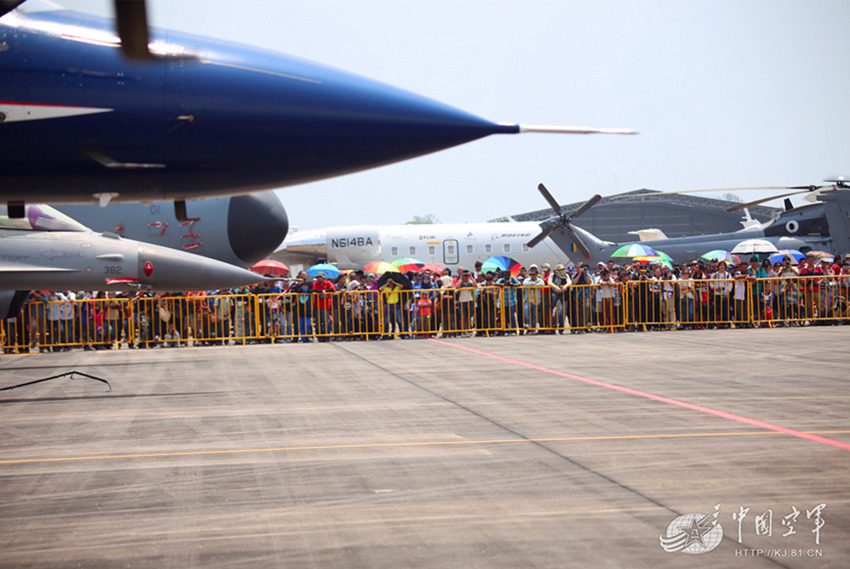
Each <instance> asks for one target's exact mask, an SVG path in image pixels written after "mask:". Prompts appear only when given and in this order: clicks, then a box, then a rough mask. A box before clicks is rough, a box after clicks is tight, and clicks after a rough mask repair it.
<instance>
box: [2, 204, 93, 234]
mask: <svg viewBox="0 0 850 569" xmlns="http://www.w3.org/2000/svg"><path fill="white" fill-rule="evenodd" d="M0 230H13V231H88V228H87V227H86V226H85V225H83V224H81V223H79V222H77V221H74V220H73V219H71V218H70V217H68V216H67V215H65V214H64V213H62V212H60V211H58V210H55V209H53V208H52V207H50V206H49V205H45V204H30V205H27V206H26V207H25V209H24V216H23V217H9V212H8V209H7V207H6V206H5V205H0Z"/></svg>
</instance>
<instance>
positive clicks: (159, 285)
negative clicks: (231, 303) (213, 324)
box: [138, 243, 264, 291]
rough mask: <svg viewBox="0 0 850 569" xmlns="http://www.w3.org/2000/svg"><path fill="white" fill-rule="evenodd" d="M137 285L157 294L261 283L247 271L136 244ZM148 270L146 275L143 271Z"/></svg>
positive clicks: (257, 277) (201, 258)
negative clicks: (158, 291)
mask: <svg viewBox="0 0 850 569" xmlns="http://www.w3.org/2000/svg"><path fill="white" fill-rule="evenodd" d="M138 262H139V265H140V268H141V270H140V274H142V275H144V276H142V277H141V278H140V279H139V284H141V285H142V286H144V287H148V288H151V289H153V290H160V291H192V290H211V289H224V288H233V287H238V286H243V285H246V284H251V283H255V282H259V281H262V280H264V279H263V277H262V276H260V275H258V274H257V273H253V272H251V271H249V270H247V269H243V268H241V267H237V266H235V265H230V264H228V263H224V262H222V261H217V260H215V259H209V258H206V257H202V256H200V255H194V254H192V253H186V252H185V251H177V250H175V249H168V248H166V247H159V246H157V245H150V244H146V243H145V244H139V246H138ZM148 267H150V269H151V270H150V274H148V271H147V270H146V269H147V268H148Z"/></svg>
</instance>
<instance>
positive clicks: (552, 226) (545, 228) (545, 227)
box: [527, 219, 558, 247]
mask: <svg viewBox="0 0 850 569" xmlns="http://www.w3.org/2000/svg"><path fill="white" fill-rule="evenodd" d="M540 228H541V229H542V231H541V232H540V233H539V234H537V236H536V237H534V238H533V239H532V240H531V241H529V242H528V243H527V245H528V246H529V247H534V246H535V245H537V244H538V243H540V242H541V241H543V240H544V239H546V238H547V237H549V236H550V235H552V232H553V231H555V230H556V229H558V222H557V221H556V220H554V219H547V220H546V221H544V222H543V223H541V224H540Z"/></svg>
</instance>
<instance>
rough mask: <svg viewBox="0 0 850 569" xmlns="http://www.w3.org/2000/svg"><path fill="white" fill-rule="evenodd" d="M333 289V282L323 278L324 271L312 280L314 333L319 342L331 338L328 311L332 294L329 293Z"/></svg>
mask: <svg viewBox="0 0 850 569" xmlns="http://www.w3.org/2000/svg"><path fill="white" fill-rule="evenodd" d="M335 290H336V288H334V285H333V283H332V282H331V281H329V280H327V279H326V278H325V274H324V273H319V274H317V275H316V280H314V281H313V293H314V294H316V298H315V299H314V300H313V317H314V319H315V321H316V333H317V334H318V336H319V341H320V342H327V341H329V340H330V339H331V337H330V334H331V329H330V317H329V314H328V312H329V310H330V308H331V299H332V296H333V295H332V294H330V293H332V292H334V291H335Z"/></svg>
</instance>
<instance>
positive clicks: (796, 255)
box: [768, 249, 806, 265]
mask: <svg viewBox="0 0 850 569" xmlns="http://www.w3.org/2000/svg"><path fill="white" fill-rule="evenodd" d="M786 255H788V256H789V257H792V258H793V259H794V264H795V265H796V264H797V263H799V262H800V259H805V258H806V254H805V253H801V252H800V251H797V250H796V249H780V250H779V251H778V252H777V253H774V254H773V255H771V256H770V257H768V260H770V264H771V265H772V264H774V263H776V262H777V261H779V262H780V263H781V262H783V261H784V260H785V256H786Z"/></svg>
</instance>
